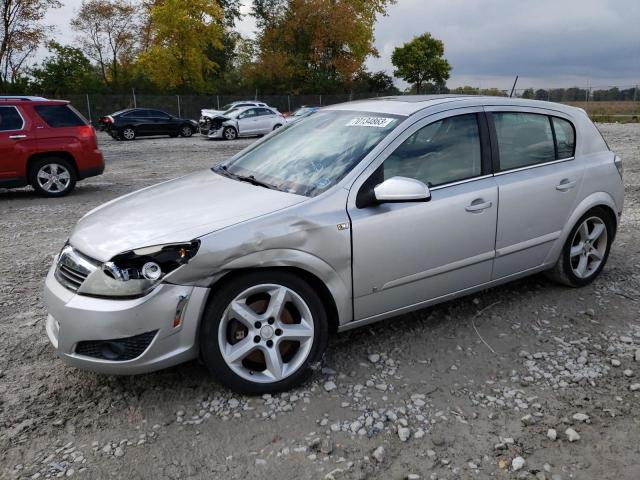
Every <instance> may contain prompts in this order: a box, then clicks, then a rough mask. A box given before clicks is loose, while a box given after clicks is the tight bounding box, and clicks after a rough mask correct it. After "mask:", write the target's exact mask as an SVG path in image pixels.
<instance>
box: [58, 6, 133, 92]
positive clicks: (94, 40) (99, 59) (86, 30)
mask: <svg viewBox="0 0 640 480" xmlns="http://www.w3.org/2000/svg"><path fill="white" fill-rule="evenodd" d="M71 27H72V28H73V29H74V30H76V31H77V32H78V33H79V34H80V35H79V36H78V40H79V42H80V47H81V48H82V50H83V51H84V53H86V55H87V56H88V57H89V58H91V59H92V60H94V61H95V62H96V64H97V65H98V68H99V69H100V73H101V76H102V81H103V82H104V84H105V85H107V86H111V87H113V88H114V89H115V88H117V87H118V84H119V81H120V76H121V75H120V74H121V70H122V69H123V68H122V67H123V65H128V64H130V63H131V62H132V60H133V57H134V56H135V53H136V47H137V33H138V29H139V24H138V9H137V6H136V5H134V4H132V3H130V2H129V1H128V0H83V2H82V5H81V6H80V11H79V12H78V15H77V16H76V17H75V18H74V19H73V20H72V21H71Z"/></svg>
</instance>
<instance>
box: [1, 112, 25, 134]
mask: <svg viewBox="0 0 640 480" xmlns="http://www.w3.org/2000/svg"><path fill="white" fill-rule="evenodd" d="M22 127H23V122H22V117H21V116H20V114H19V113H18V110H17V109H16V107H0V131H4V132H7V131H11V130H22Z"/></svg>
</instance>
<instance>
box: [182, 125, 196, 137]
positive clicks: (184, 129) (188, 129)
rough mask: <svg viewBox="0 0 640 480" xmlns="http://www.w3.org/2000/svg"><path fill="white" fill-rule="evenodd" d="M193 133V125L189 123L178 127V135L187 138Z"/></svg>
mask: <svg viewBox="0 0 640 480" xmlns="http://www.w3.org/2000/svg"><path fill="white" fill-rule="evenodd" d="M192 135H193V127H191V126H190V125H183V126H182V127H181V128H180V136H181V137H184V138H189V137H191V136H192Z"/></svg>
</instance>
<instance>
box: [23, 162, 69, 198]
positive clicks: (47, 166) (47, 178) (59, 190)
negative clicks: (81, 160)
mask: <svg viewBox="0 0 640 480" xmlns="http://www.w3.org/2000/svg"><path fill="white" fill-rule="evenodd" d="M76 180H77V176H76V169H75V167H74V166H73V164H72V163H71V162H69V161H68V160H65V159H64V158H58V157H48V158H42V159H40V160H37V161H36V162H34V163H33V164H32V165H31V167H30V168H29V183H31V186H32V187H33V188H34V190H35V191H36V192H37V193H38V194H39V195H42V196H44V197H64V196H65V195H67V194H68V193H70V192H72V191H73V189H74V188H75V186H76Z"/></svg>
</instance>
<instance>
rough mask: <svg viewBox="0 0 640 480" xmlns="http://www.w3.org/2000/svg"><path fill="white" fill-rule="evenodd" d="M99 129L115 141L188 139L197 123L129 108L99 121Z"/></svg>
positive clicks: (154, 111)
mask: <svg viewBox="0 0 640 480" xmlns="http://www.w3.org/2000/svg"><path fill="white" fill-rule="evenodd" d="M99 123H100V128H101V129H102V130H104V131H106V132H108V133H109V135H111V136H112V137H113V138H115V139H117V140H134V139H135V138H136V137H148V136H153V135H169V136H170V137H177V136H178V135H180V136H182V137H190V136H191V135H193V134H194V133H195V132H197V131H198V122H196V121H195V120H191V119H189V118H180V117H175V116H173V115H170V114H168V113H166V112H163V111H161V110H154V109H151V108H129V109H127V110H120V111H119V112H115V113H112V114H111V115H107V116H106V117H102V118H101V119H100V120H99Z"/></svg>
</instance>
